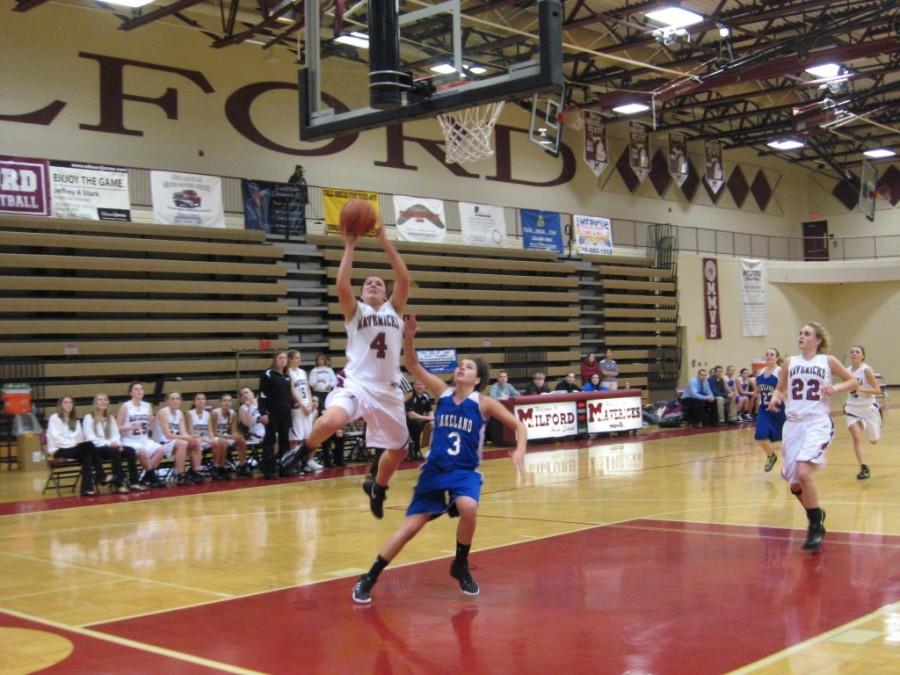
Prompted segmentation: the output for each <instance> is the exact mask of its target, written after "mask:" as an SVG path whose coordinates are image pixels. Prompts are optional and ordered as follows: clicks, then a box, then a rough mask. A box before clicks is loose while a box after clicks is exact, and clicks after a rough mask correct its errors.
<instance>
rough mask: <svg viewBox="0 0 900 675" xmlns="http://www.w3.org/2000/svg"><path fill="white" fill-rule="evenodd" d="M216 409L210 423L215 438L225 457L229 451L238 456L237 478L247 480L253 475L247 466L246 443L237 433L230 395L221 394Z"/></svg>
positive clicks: (236, 415) (236, 417) (238, 432)
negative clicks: (223, 446) (233, 450)
mask: <svg viewBox="0 0 900 675" xmlns="http://www.w3.org/2000/svg"><path fill="white" fill-rule="evenodd" d="M219 402H220V405H219V407H218V408H216V409H215V410H213V411H212V423H213V428H214V429H215V434H216V438H218V439H219V441H221V442H222V443H223V444H224V445H225V453H226V455H227V454H228V452H229V451H230V450H231V449H236V450H237V454H238V467H237V477H238V478H249V477H250V476H251V475H253V472H252V471H251V470H250V467H249V466H247V441H246V440H244V436H243V435H242V434H241V432H240V431H238V414H237V413H236V412H235V411H234V410H232V409H231V394H222V398H221V399H220V401H219Z"/></svg>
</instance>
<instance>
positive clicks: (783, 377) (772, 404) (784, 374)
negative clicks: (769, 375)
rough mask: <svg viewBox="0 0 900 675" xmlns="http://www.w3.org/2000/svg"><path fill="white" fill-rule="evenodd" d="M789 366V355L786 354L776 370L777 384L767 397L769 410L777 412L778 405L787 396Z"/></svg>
mask: <svg viewBox="0 0 900 675" xmlns="http://www.w3.org/2000/svg"><path fill="white" fill-rule="evenodd" d="M790 367H791V357H790V356H786V357H785V359H784V363H782V364H781V370H780V371H778V384H776V385H775V391H773V392H772V397H771V398H770V399H769V406H768V407H769V412H778V406H779V405H781V403H782V402H784V399H785V397H786V396H787V378H788V370H789V368H790Z"/></svg>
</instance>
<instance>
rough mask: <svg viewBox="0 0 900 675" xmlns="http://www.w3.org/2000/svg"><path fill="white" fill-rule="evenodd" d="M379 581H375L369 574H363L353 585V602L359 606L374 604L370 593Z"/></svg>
mask: <svg viewBox="0 0 900 675" xmlns="http://www.w3.org/2000/svg"><path fill="white" fill-rule="evenodd" d="M376 581H377V579H373V578H372V577H370V576H369V575H368V574H363V575H362V576H361V577H360V578H359V579H357V580H356V583H355V584H353V602H355V603H357V604H359V605H368V604H370V603H371V602H372V596H370V595H369V591H371V590H372V586H374V585H375V582H376Z"/></svg>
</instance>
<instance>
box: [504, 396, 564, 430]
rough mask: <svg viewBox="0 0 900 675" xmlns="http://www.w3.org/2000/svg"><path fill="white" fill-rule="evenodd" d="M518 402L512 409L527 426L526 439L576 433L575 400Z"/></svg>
mask: <svg viewBox="0 0 900 675" xmlns="http://www.w3.org/2000/svg"><path fill="white" fill-rule="evenodd" d="M547 398H548V401H547V402H546V403H544V402H543V401H542V402H541V403H518V404H516V406H515V408H514V409H513V414H514V415H515V416H516V418H517V419H519V420H520V421H522V422H524V423H525V426H526V427H528V440H529V441H533V440H537V439H540V438H558V437H560V436H574V435H576V434H577V433H578V414H577V413H578V405H577V403H576V402H575V401H554V400H553V397H552V396H548V397H547Z"/></svg>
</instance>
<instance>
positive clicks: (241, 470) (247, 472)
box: [236, 464, 253, 478]
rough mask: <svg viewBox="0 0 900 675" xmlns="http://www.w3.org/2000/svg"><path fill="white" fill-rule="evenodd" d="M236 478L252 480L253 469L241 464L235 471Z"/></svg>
mask: <svg viewBox="0 0 900 675" xmlns="http://www.w3.org/2000/svg"><path fill="white" fill-rule="evenodd" d="M236 475H237V477H238V478H253V469H251V468H250V467H249V466H247V465H246V464H241V465H240V466H239V467H238V469H237V474H236Z"/></svg>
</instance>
